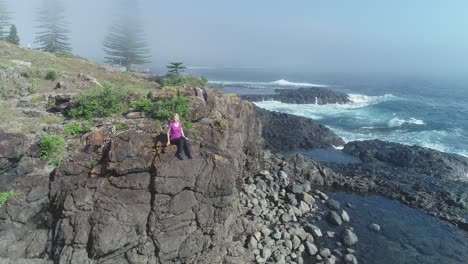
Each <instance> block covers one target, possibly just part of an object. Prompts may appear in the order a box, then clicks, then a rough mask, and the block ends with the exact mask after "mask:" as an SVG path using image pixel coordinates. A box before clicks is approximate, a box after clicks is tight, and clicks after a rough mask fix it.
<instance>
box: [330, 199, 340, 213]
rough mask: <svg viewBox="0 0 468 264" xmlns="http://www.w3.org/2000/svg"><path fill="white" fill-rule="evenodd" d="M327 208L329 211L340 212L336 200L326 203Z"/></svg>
mask: <svg viewBox="0 0 468 264" xmlns="http://www.w3.org/2000/svg"><path fill="white" fill-rule="evenodd" d="M327 206H328V208H330V210H333V211H338V210H340V203H339V202H338V201H337V200H334V199H330V200H328V201H327Z"/></svg>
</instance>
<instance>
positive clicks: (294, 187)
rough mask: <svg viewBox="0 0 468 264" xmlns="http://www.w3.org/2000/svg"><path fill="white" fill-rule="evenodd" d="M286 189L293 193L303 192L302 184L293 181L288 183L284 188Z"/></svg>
mask: <svg viewBox="0 0 468 264" xmlns="http://www.w3.org/2000/svg"><path fill="white" fill-rule="evenodd" d="M286 191H288V192H291V193H294V194H299V193H302V192H304V189H303V187H302V185H299V184H297V183H293V184H291V185H289V186H288V187H287V188H286Z"/></svg>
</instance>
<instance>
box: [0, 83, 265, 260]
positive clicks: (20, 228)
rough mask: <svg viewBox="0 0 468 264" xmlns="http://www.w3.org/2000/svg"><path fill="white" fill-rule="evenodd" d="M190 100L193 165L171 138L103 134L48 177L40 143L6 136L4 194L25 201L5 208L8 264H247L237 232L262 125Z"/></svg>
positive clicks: (244, 107) (236, 103)
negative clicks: (172, 144) (176, 154)
mask: <svg viewBox="0 0 468 264" xmlns="http://www.w3.org/2000/svg"><path fill="white" fill-rule="evenodd" d="M185 93H186V96H189V97H191V99H192V108H193V109H192V112H193V116H192V120H193V121H194V127H195V131H197V132H198V135H197V137H196V139H194V140H191V144H192V148H193V153H194V158H193V159H192V160H187V159H186V160H183V161H179V160H177V159H176V158H175V157H174V152H175V147H169V148H165V147H163V145H164V144H165V137H166V136H165V134H154V133H150V132H149V131H145V130H141V131H127V132H124V133H120V134H114V133H113V132H112V131H111V130H107V129H100V130H96V131H94V132H92V133H90V134H88V135H87V137H86V138H83V139H82V140H81V142H79V143H78V144H74V145H73V146H69V153H68V154H67V156H66V157H65V159H64V161H63V163H62V165H61V166H60V167H58V168H56V169H55V170H54V171H53V172H52V173H50V175H49V171H47V166H46V164H45V162H44V161H41V160H40V159H39V158H38V155H37V151H36V152H35V153H36V156H33V155H31V154H29V153H30V152H34V151H33V150H34V148H35V147H34V145H33V144H32V145H33V147H29V145H27V144H26V143H25V142H26V140H23V139H22V138H21V136H20V135H12V134H3V135H2V141H1V144H0V146H2V150H4V151H2V155H3V156H2V157H1V159H2V167H1V170H2V171H1V172H2V173H1V177H0V178H1V179H2V181H3V183H4V184H3V185H2V190H4V191H7V190H15V191H17V192H19V193H20V195H19V197H18V198H14V199H11V200H10V201H9V202H8V204H7V205H6V206H4V207H3V208H1V209H0V241H2V242H1V243H2V244H1V246H0V248H1V250H0V258H1V259H2V261H5V262H7V261H26V262H25V263H48V261H53V262H54V263H187V262H196V261H198V263H223V262H226V261H228V262H231V263H234V262H243V260H244V258H245V254H244V252H243V250H242V243H243V241H240V240H239V239H240V238H239V236H238V235H239V232H241V231H240V230H239V228H233V225H235V224H236V219H237V218H238V216H239V214H240V210H239V202H238V199H239V190H238V187H239V184H240V182H241V181H242V180H241V179H242V177H243V176H244V175H245V174H246V173H247V170H248V169H249V168H253V167H255V166H257V165H258V164H257V163H256V162H255V159H257V157H258V156H261V155H262V153H263V152H262V151H260V150H261V146H262V144H263V139H262V137H261V134H262V127H261V126H262V125H261V124H262V123H261V120H260V119H259V118H258V117H257V115H256V112H255V111H254V108H253V106H252V105H251V104H250V103H247V102H245V101H242V100H240V99H239V98H237V97H232V96H222V95H219V94H215V93H214V92H213V91H211V90H202V89H197V88H194V89H192V88H190V89H187V90H186V91H185ZM25 144H26V145H25ZM28 148H29V149H28ZM23 164H27V166H26V167H27V168H29V170H27V171H26V170H24V169H23V170H20V169H21V168H22V165H23ZM39 165H40V166H39ZM233 245H234V246H235V247H237V248H239V250H230V249H231V248H232V246H233ZM239 246H240V247H239Z"/></svg>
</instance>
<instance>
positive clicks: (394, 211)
mask: <svg viewBox="0 0 468 264" xmlns="http://www.w3.org/2000/svg"><path fill="white" fill-rule="evenodd" d="M328 195H329V196H330V197H331V198H333V199H336V200H338V201H340V204H341V206H342V208H343V206H345V205H346V203H350V204H351V205H352V207H351V208H348V207H345V208H344V209H345V210H346V211H347V212H348V214H349V215H350V218H351V221H350V222H349V223H347V224H345V225H344V226H340V227H334V226H330V225H328V224H327V223H325V222H323V221H322V222H321V223H319V225H320V227H321V229H322V231H325V233H326V231H333V232H336V234H337V235H339V234H340V233H341V231H342V230H343V229H344V227H346V228H349V227H353V228H354V230H355V233H356V234H357V236H358V239H359V242H358V243H357V245H355V246H354V247H353V249H355V250H356V253H355V255H356V257H357V259H358V261H359V263H369V264H374V263H379V264H387V263H388V264H394V263H405V264H413V263H415V264H416V263H417V264H422V263H429V264H430V263H438V264H439V263H446V264H451V263H463V264H466V263H468V234H467V233H464V232H463V231H461V230H459V229H457V228H455V227H453V226H451V225H450V224H447V223H445V222H443V221H441V220H438V219H436V218H434V217H432V216H430V215H428V214H426V213H424V212H421V211H419V210H416V209H412V208H409V207H407V206H404V205H402V204H400V203H399V202H396V201H393V200H390V199H387V198H384V197H382V196H374V195H372V196H361V195H357V194H350V193H344V192H337V193H329V194H328ZM372 223H376V224H378V225H380V227H381V229H380V232H375V231H372V230H371V229H370V228H369V226H370V225H371V224H372ZM332 241H333V240H331V239H323V240H322V241H321V243H322V244H323V245H327V246H329V247H330V249H334V248H337V246H336V245H334V242H332Z"/></svg>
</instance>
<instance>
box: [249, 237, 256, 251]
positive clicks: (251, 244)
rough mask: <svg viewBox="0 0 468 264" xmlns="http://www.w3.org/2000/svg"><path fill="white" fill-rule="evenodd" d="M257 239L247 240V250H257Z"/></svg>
mask: <svg viewBox="0 0 468 264" xmlns="http://www.w3.org/2000/svg"><path fill="white" fill-rule="evenodd" d="M257 244H258V242H257V239H255V237H253V236H251V237H250V239H249V242H248V243H247V247H248V248H249V249H256V248H257Z"/></svg>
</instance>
